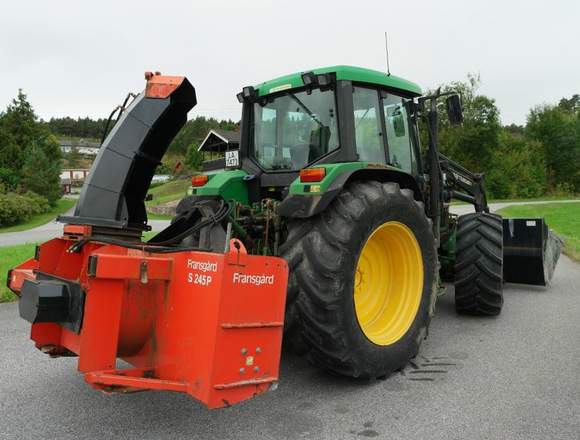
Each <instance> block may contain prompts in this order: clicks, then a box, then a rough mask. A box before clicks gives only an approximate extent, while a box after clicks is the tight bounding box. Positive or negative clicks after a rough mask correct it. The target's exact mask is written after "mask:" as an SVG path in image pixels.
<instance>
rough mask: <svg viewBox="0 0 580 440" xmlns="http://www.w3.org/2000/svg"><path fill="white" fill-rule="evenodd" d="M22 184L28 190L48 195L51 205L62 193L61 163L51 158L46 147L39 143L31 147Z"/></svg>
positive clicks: (23, 170)
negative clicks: (46, 151)
mask: <svg viewBox="0 0 580 440" xmlns="http://www.w3.org/2000/svg"><path fill="white" fill-rule="evenodd" d="M22 185H23V186H24V187H25V189H26V190H28V191H32V192H35V193H36V194H40V195H41V196H44V197H46V199H47V200H48V202H49V203H50V204H51V205H53V204H54V203H55V202H56V201H57V200H58V199H59V198H60V197H61V195H62V190H61V187H60V167H59V164H58V162H56V161H54V160H52V161H51V160H49V158H48V157H47V155H46V153H45V152H44V149H43V148H42V147H40V146H38V145H34V146H32V148H30V150H29V152H28V155H27V157H26V160H25V162H24V166H23V167H22Z"/></svg>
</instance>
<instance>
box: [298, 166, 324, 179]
mask: <svg viewBox="0 0 580 440" xmlns="http://www.w3.org/2000/svg"><path fill="white" fill-rule="evenodd" d="M324 176H326V168H304V169H303V170H300V182H320V181H321V180H322V179H324Z"/></svg>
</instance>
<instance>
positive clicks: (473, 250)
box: [455, 213, 503, 316]
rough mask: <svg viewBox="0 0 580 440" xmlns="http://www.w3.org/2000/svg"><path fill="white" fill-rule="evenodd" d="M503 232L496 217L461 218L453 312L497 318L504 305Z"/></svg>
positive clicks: (478, 214) (475, 216) (489, 215)
mask: <svg viewBox="0 0 580 440" xmlns="http://www.w3.org/2000/svg"><path fill="white" fill-rule="evenodd" d="M502 290H503V229H502V220H501V217H500V216H498V215H493V214H484V213H474V214H467V215H462V216H460V217H459V219H458V226H457V250H456V260H455V308H456V310H457V312H459V313H464V314H469V315H486V316H493V315H499V314H500V312H501V308H502V305H503V291H502Z"/></svg>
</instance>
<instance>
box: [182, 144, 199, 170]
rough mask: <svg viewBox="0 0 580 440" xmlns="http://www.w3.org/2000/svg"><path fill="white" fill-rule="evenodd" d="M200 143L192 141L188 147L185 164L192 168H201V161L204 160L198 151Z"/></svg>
mask: <svg viewBox="0 0 580 440" xmlns="http://www.w3.org/2000/svg"><path fill="white" fill-rule="evenodd" d="M198 148H199V145H198V144H197V143H196V142H192V143H191V144H190V145H189V147H187V155H186V156H185V165H187V167H188V168H189V169H190V170H191V171H195V170H199V168H200V167H201V163H202V162H203V156H202V154H201V153H200V152H199V151H198Z"/></svg>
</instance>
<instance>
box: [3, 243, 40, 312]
mask: <svg viewBox="0 0 580 440" xmlns="http://www.w3.org/2000/svg"><path fill="white" fill-rule="evenodd" d="M35 248H36V244H34V243H33V244H19V245H17V246H9V247H0V303H2V302H8V301H14V300H15V299H16V296H15V295H14V294H13V293H12V292H11V291H10V290H8V287H6V275H7V274H8V270H9V269H13V268H14V267H15V266H17V265H19V264H21V263H23V262H24V261H26V260H28V259H29V258H32V257H34V249H35Z"/></svg>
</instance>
